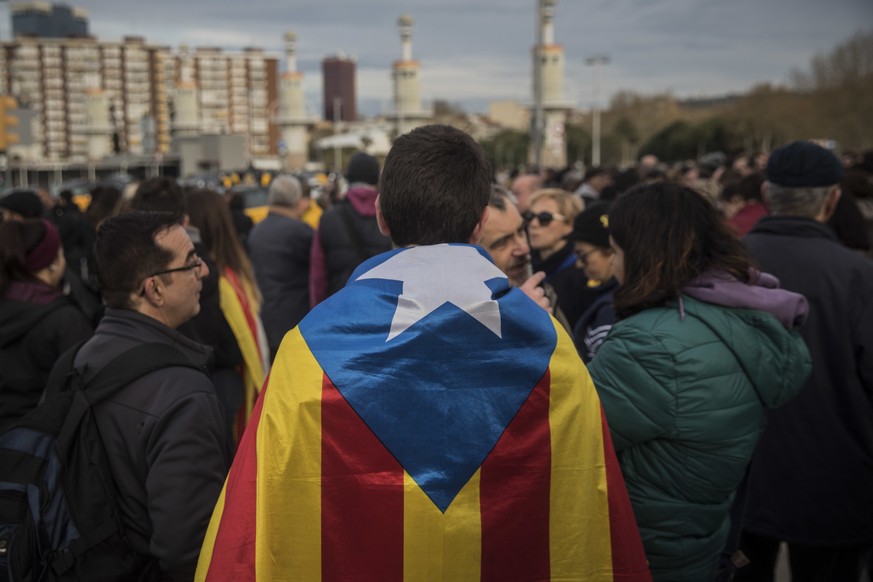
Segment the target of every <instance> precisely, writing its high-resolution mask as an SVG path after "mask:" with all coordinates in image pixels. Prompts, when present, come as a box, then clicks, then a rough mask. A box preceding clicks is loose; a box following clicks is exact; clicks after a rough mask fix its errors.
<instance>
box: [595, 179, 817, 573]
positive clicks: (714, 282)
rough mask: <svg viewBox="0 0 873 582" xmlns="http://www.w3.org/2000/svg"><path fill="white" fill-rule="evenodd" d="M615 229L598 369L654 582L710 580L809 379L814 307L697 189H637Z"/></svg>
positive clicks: (623, 204) (625, 200)
mask: <svg viewBox="0 0 873 582" xmlns="http://www.w3.org/2000/svg"><path fill="white" fill-rule="evenodd" d="M609 222H610V225H609V226H610V235H611V236H610V243H611V245H612V248H613V250H614V258H613V269H614V274H615V276H616V278H617V279H618V281H619V287H618V288H617V290H616V293H615V310H616V313H617V315H618V318H619V322H618V323H617V324H616V325H615V326H614V327H613V328H612V330H611V331H610V334H609V336H608V337H607V339H606V341H605V342H604V343H603V345H602V346H601V348H600V351H599V352H598V355H597V358H595V359H594V360H593V362H592V363H591V365H590V367H589V370H590V373H591V376H592V378H593V379H594V383H595V385H596V386H597V390H598V392H599V394H600V397H601V400H602V402H603V408H604V411H605V413H606V418H607V421H608V423H609V427H610V430H611V432H612V439H613V443H614V445H615V448H616V451H617V453H618V459H619V463H620V464H621V468H622V471H623V473H624V477H625V480H626V482H627V488H628V492H629V494H630V498H631V502H632V503H633V506H634V512H635V514H636V518H637V523H638V524H639V527H640V531H641V533H642V537H643V543H644V545H645V548H646V555H647V557H648V560H649V565H650V567H651V569H652V575H653V577H654V579H655V580H663V581H666V580H669V581H671V582H681V581H685V580H687V581H693V582H703V581H710V580H714V579H715V576H716V570H717V567H718V560H719V555H720V553H721V552H722V550H723V549H724V548H725V543H726V541H727V538H728V532H729V530H730V527H731V523H730V516H729V512H730V509H731V504H732V502H733V499H734V495H735V492H736V489H737V486H738V485H739V483H740V481H741V480H742V478H743V474H744V472H745V470H746V466H747V465H748V463H749V461H750V459H751V457H752V453H753V451H754V449H755V444H756V443H757V441H758V437H759V436H760V434H761V430H762V429H763V427H764V419H765V415H766V410H767V408H772V407H776V406H779V405H781V404H783V403H785V402H786V401H788V400H789V399H790V398H792V397H793V396H794V395H795V394H796V393H797V392H798V391H799V390H800V388H801V386H802V383H803V381H804V380H805V378H806V376H807V375H808V373H809V371H810V360H809V353H808V351H807V349H806V346H805V345H804V343H803V340H802V339H801V338H800V336H799V335H798V333H797V331H796V330H795V329H794V328H795V327H796V326H797V325H799V324H800V323H801V322H802V321H803V319H804V318H805V315H806V300H805V299H804V297H803V296H801V295H798V294H796V293H791V292H788V291H784V290H781V289H778V281H776V279H775V278H774V277H772V276H770V275H767V274H764V273H759V272H757V271H755V270H754V269H753V268H752V264H751V260H750V259H749V257H748V255H747V254H746V251H745V248H744V247H743V245H742V243H741V242H740V241H739V240H737V239H736V238H735V237H734V236H733V235H732V234H731V233H730V231H729V230H728V227H727V226H726V225H725V223H724V222H723V219H722V218H721V216H720V215H719V213H718V211H717V210H716V209H715V208H714V207H713V206H712V205H711V204H710V203H709V202H708V201H707V200H705V199H704V198H703V197H702V196H700V195H699V194H697V193H696V192H694V191H693V190H690V189H688V188H685V187H682V186H678V185H675V184H652V185H645V186H640V187H637V188H635V189H633V190H631V191H630V192H628V193H627V194H626V195H625V196H623V197H621V198H620V199H619V200H618V201H616V203H615V205H614V207H613V209H612V212H611V213H610V217H609Z"/></svg>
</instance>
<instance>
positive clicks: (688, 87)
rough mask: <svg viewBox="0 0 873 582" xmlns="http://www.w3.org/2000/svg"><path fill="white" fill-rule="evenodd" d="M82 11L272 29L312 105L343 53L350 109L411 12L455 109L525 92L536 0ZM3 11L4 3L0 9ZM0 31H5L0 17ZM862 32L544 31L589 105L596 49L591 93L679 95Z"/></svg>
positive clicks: (864, 15) (755, 73)
mask: <svg viewBox="0 0 873 582" xmlns="http://www.w3.org/2000/svg"><path fill="white" fill-rule="evenodd" d="M69 3H70V4H71V5H73V6H78V7H82V8H85V9H87V10H88V11H89V12H90V22H91V33H92V34H94V35H96V36H97V37H98V38H100V39H101V40H118V39H120V38H121V37H122V36H125V35H131V34H135V35H141V36H145V37H146V39H147V40H148V41H150V42H153V43H160V44H167V45H171V46H173V47H178V45H180V44H188V45H189V46H194V47H196V46H220V47H224V48H226V49H239V48H242V47H245V46H259V47H262V48H264V49H266V50H268V51H270V52H274V53H276V54H277V55H280V54H282V33H283V32H284V31H286V30H293V31H295V32H296V33H297V35H298V60H299V65H298V68H299V69H300V70H302V71H304V73H306V76H305V79H306V81H305V82H306V85H307V89H306V91H307V96H308V101H309V102H310V106H311V108H312V109H313V111H317V110H318V107H319V103H320V99H321V71H320V62H321V59H322V58H324V57H325V56H326V55H328V54H333V53H337V52H344V53H347V54H350V55H354V56H355V57H357V59H358V77H357V83H358V99H359V110H361V111H362V112H363V113H365V114H374V113H378V112H379V111H380V109H382V110H387V109H388V108H389V102H390V99H391V77H390V67H391V63H392V61H393V60H395V59H397V58H398V57H399V55H400V38H399V34H398V32H397V27H396V21H397V17H398V16H399V15H400V14H402V13H409V14H411V15H412V16H413V18H414V19H415V28H414V32H413V56H414V57H415V58H416V59H418V60H420V61H421V64H422V71H421V80H422V95H423V97H424V99H425V100H426V101H431V100H433V99H446V100H448V101H450V102H453V103H457V104H459V105H461V106H463V107H464V108H465V109H467V110H468V111H485V110H487V103H488V101H490V100H497V99H517V100H522V101H524V100H529V99H530V93H531V81H530V78H531V72H530V69H531V66H530V49H531V46H532V45H533V44H534V40H535V24H534V23H535V7H536V0H306V1H304V0H243V1H240V2H229V1H227V0H184V1H182V2H180V1H178V0H150V1H149V2H143V1H142V0H69ZM0 10H3V11H6V10H8V8H6V7H5V6H4V7H3V8H2V9H0ZM4 20H6V23H5V29H4V28H0V34H2V36H3V37H4V38H8V36H7V35H8V27H9V25H8V19H5V18H4ZM871 29H873V0H558V2H557V8H556V17H555V36H556V40H557V41H558V42H559V43H561V44H563V45H564V47H565V58H566V81H565V92H566V97H567V99H568V100H569V101H571V102H574V103H576V105H577V106H579V107H589V106H590V105H591V101H592V78H593V74H592V73H593V71H592V68H591V67H588V66H586V65H585V59H586V57H588V56H591V55H593V54H601V53H602V54H608V55H609V56H610V64H609V65H608V66H606V67H605V68H604V69H603V74H602V93H603V95H604V96H605V99H608V97H609V96H610V95H611V94H613V93H614V92H616V91H619V90H632V91H637V92H641V93H659V92H666V91H669V92H672V93H673V94H674V95H677V96H680V97H689V96H693V97H700V96H716V95H721V94H724V93H729V92H741V91H745V90H746V89H748V88H750V87H751V86H753V85H754V84H756V83H761V82H772V83H778V84H782V83H786V82H787V81H788V79H789V74H790V71H791V70H792V69H794V68H804V67H806V66H807V65H808V63H809V61H810V59H811V58H812V57H813V56H814V55H816V54H818V53H822V52H827V51H829V50H830V49H832V48H833V47H834V46H835V45H836V44H838V43H840V42H843V41H845V40H846V39H848V38H849V37H850V36H851V35H852V34H853V33H855V32H858V31H861V30H871Z"/></svg>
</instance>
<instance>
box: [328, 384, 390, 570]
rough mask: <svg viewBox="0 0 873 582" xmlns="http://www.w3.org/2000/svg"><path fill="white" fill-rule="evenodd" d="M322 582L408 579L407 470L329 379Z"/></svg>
mask: <svg viewBox="0 0 873 582" xmlns="http://www.w3.org/2000/svg"><path fill="white" fill-rule="evenodd" d="M321 431H322V432H321V436H322V442H321V454H322V458H321V470H322V481H321V544H322V554H321V555H322V557H321V567H322V580H324V581H326V582H329V581H331V580H384V581H388V582H390V581H392V580H402V579H403V468H402V467H401V466H400V464H399V463H398V462H397V460H396V459H395V458H394V457H393V456H392V455H391V453H389V452H388V450H387V449H386V448H385V447H384V446H383V445H382V443H381V442H380V441H379V440H378V439H377V438H376V437H375V435H374V434H373V432H372V431H371V430H370V429H369V428H368V427H367V426H366V425H365V424H364V422H363V421H362V420H361V419H360V417H359V416H358V415H357V413H355V411H354V410H353V409H352V407H351V406H349V404H348V402H346V400H345V399H344V398H343V397H342V395H341V394H340V393H339V391H338V390H337V389H336V387H335V386H334V385H333V384H332V383H331V381H330V380H329V379H328V377H327V376H326V375H325V377H324V383H323V388H322V409H321Z"/></svg>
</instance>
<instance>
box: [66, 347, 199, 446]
mask: <svg viewBox="0 0 873 582" xmlns="http://www.w3.org/2000/svg"><path fill="white" fill-rule="evenodd" d="M65 356H66V354H65ZM170 367H186V368H193V369H195V370H198V371H200V372H201V373H203V374H206V372H205V370H204V369H203V368H201V367H199V366H197V365H196V364H194V363H193V362H192V361H191V359H190V358H188V357H187V356H185V354H183V353H182V352H181V351H180V350H179V349H178V348H174V347H173V346H171V345H168V344H163V343H147V344H140V345H138V346H134V347H132V348H130V349H129V350H127V351H126V352H123V353H121V354H120V355H118V356H116V357H115V358H114V359H113V360H112V361H110V362H109V363H108V364H107V365H106V366H104V367H103V368H101V369H100V370H98V371H97V373H96V374H95V375H93V376H90V377H85V372H84V371H82V370H81V369H79V368H74V369H73V370H72V371H71V372H70V373H69V375H73V376H76V375H78V376H79V378H78V379H77V380H78V385H75V384H74V386H73V392H74V394H73V399H72V402H71V404H70V410H69V412H68V413H67V417H66V418H65V419H64V424H63V426H62V427H61V430H60V432H59V433H58V442H59V443H61V444H62V446H63V443H70V442H72V440H73V439H72V437H73V435H74V433H75V431H76V430H77V429H78V427H79V424H80V423H81V421H82V417H84V416H85V413H86V412H88V410H89V409H90V408H91V407H92V406H93V405H94V404H97V403H98V402H101V401H103V400H105V399H107V398H109V397H110V396H112V395H113V394H115V393H116V392H117V391H118V390H120V389H121V388H124V387H125V386H127V385H128V384H130V383H131V382H133V381H134V380H137V379H139V378H141V377H142V376H145V375H146V374H149V373H151V372H155V371H157V370H162V369H164V368H170ZM52 371H53V372H54V369H53V370H52ZM74 380H76V379H74Z"/></svg>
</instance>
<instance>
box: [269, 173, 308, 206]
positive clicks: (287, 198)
mask: <svg viewBox="0 0 873 582" xmlns="http://www.w3.org/2000/svg"><path fill="white" fill-rule="evenodd" d="M302 196H303V188H302V187H301V186H300V180H298V179H297V178H295V177H294V176H277V177H276V178H274V179H273V181H272V182H271V183H270V192H269V194H268V195H267V203H268V204H269V205H270V206H281V207H283V208H293V207H294V205H295V204H297V202H299V201H300V198H301V197H302Z"/></svg>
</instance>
